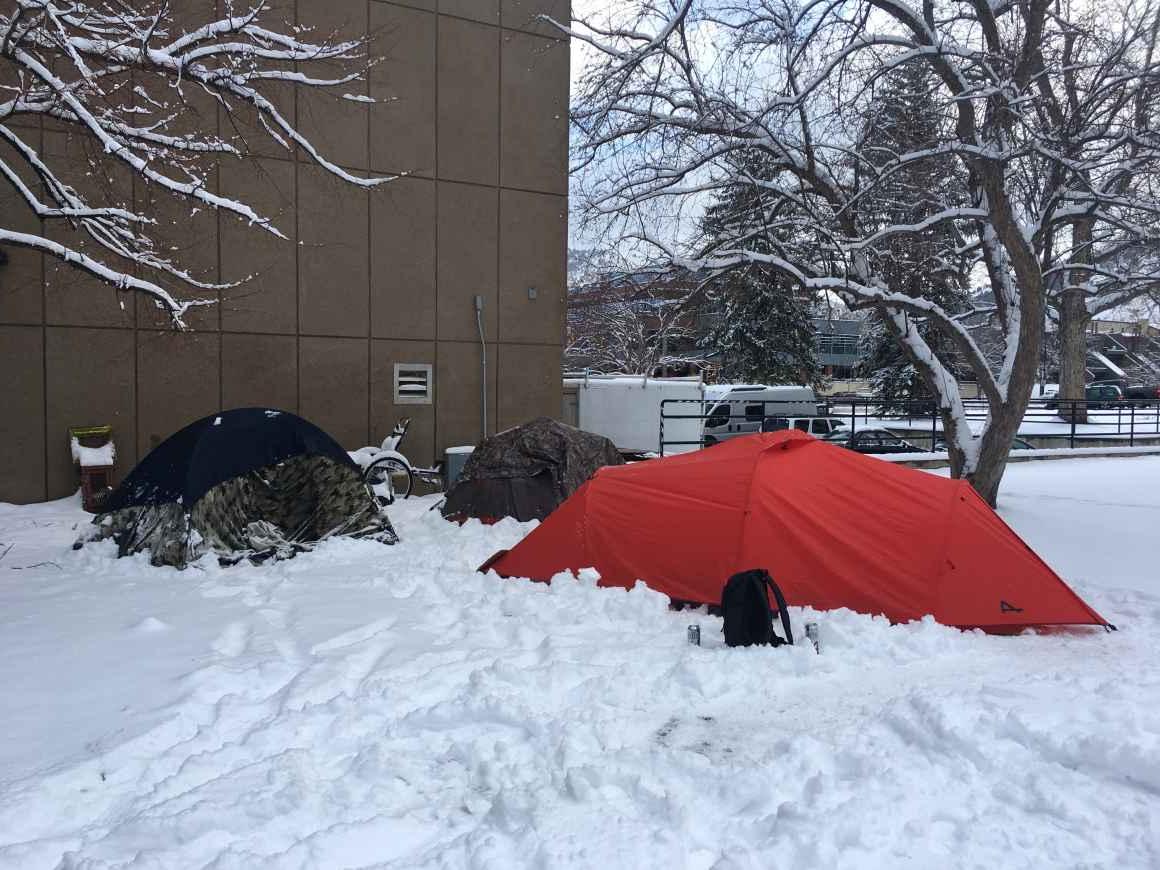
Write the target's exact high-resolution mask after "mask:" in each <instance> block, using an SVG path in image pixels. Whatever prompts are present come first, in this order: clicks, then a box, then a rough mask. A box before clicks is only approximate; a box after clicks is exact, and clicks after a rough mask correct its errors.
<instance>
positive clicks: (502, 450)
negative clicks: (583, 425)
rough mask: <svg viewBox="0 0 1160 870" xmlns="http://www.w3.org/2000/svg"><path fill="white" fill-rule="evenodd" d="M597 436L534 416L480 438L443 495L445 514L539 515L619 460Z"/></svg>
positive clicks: (489, 516) (524, 517)
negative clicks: (597, 472) (601, 469)
mask: <svg viewBox="0 0 1160 870" xmlns="http://www.w3.org/2000/svg"><path fill="white" fill-rule="evenodd" d="M623 463H624V460H623V459H622V458H621V456H620V453H619V452H618V451H617V449H616V446H615V445H614V444H613V443H612V442H611V441H609V440H608V439H607V438H605V437H604V436H602V435H593V434H592V433H591V432H583V431H581V430H580V429H576V428H574V427H572V426H568V425H565V424H564V423H559V422H557V421H555V420H550V419H548V418H547V417H538V418H537V419H535V420H532V421H531V422H530V423H525V424H524V425H522V426H516V427H515V428H513V429H508V430H507V431H505V432H500V433H499V434H497V435H493V436H492V437H490V438H487V439H485V440H484V441H483V442H482V443H481V444H480V445H479V446H478V447H476V448H475V451H474V452H473V453H472V454H471V457H470V458H469V459H468V460H467V463H466V465H465V466H464V468H463V474H462V476H461V477H460V478H459V481H458V482H457V483H456V484H455V487H454V488H453V489H452V490H451V492H449V493H448V494H447V501H446V503H445V504H444V506H443V515H444V516H445V517H448V518H453V519H459V518H462V517H479V518H480V519H499V518H501V517H507V516H511V517H515V518H516V519H518V520H521V521H525V520H531V519H543V518H544V517H546V516H547V515H548V514H549V513H551V512H552V511H553V510H554V509H555V508H556V507H557V506H558V505H559V504H560V503H561V502H562V501H564V500H565V499H566V498H568V496H570V495H571V494H572V493H574V492H575V491H576V490H577V489H579V488H580V487H581V485H583V483H584V482H585V481H586V480H588V478H590V477H591V476H592V475H593V474H594V473H595V472H596V469H598V468H600V467H602V466H604V465H621V464H623Z"/></svg>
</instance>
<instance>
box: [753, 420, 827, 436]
mask: <svg viewBox="0 0 1160 870" xmlns="http://www.w3.org/2000/svg"><path fill="white" fill-rule="evenodd" d="M845 425H846V421H845V420H839V419H838V418H837V417H766V418H765V419H764V420H762V421H761V431H762V432H779V431H781V430H782V429H797V430H798V431H800V432H808V433H809V434H810V435H813V436H814V437H815V438H826V437H828V436H829V435H832V434H833V433H835V432H837V431H838V430H839V429H841V428H842V427H843V426H845Z"/></svg>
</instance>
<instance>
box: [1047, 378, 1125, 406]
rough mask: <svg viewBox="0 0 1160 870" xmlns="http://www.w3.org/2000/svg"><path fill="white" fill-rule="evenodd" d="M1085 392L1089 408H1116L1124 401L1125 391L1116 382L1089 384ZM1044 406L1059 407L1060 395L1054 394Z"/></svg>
mask: <svg viewBox="0 0 1160 870" xmlns="http://www.w3.org/2000/svg"><path fill="white" fill-rule="evenodd" d="M1083 394H1084V398H1085V399H1086V400H1087V406H1088V407H1089V408H1114V407H1115V406H1116V405H1117V404H1118V403H1120V402H1122V401H1124V391H1123V390H1121V389H1120V388H1119V387H1117V386H1116V385H1115V384H1089V385H1088V386H1087V387H1085V388H1084V391H1083ZM1043 407H1045V408H1058V407H1059V397H1058V396H1052V397H1051V398H1050V399H1049V400H1048V401H1047V403H1046V404H1045V405H1044V406H1043Z"/></svg>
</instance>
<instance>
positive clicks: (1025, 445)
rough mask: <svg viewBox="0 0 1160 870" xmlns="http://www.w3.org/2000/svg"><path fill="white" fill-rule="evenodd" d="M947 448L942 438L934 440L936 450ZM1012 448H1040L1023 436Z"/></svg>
mask: <svg viewBox="0 0 1160 870" xmlns="http://www.w3.org/2000/svg"><path fill="white" fill-rule="evenodd" d="M946 449H947V443H946V441H944V440H943V439H942V438H936V439H935V441H934V452H935V453H941V452H943V451H944V450H946ZM1011 449H1012V450H1038V449H1039V448H1038V447H1036V446H1035V445H1034V444H1031V443H1030V442H1028V441H1024V440H1023V439H1022V438H1016V439H1015V440H1014V441H1012V442H1011Z"/></svg>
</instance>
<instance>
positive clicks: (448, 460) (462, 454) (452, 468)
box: [443, 445, 475, 490]
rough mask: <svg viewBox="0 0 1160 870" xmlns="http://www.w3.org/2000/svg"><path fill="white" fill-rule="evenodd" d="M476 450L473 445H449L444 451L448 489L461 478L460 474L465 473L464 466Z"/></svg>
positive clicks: (444, 469) (444, 467)
mask: <svg viewBox="0 0 1160 870" xmlns="http://www.w3.org/2000/svg"><path fill="white" fill-rule="evenodd" d="M474 451H475V447H474V446H471V445H468V446H464V447H448V448H447V449H446V450H444V451H443V471H444V477H445V479H446V481H447V482H446V486H447V489H448V490H450V489H451V488H452V487H453V486H455V484H456V482H457V481H458V480H459V475H461V474H463V466H464V465H466V464H467V459H468V457H469V456H471V454H472V453H473V452H474Z"/></svg>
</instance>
